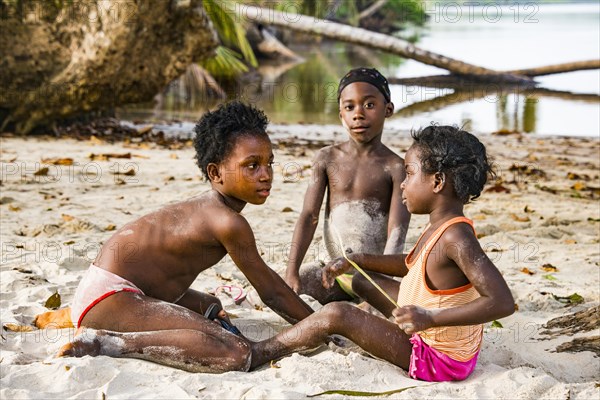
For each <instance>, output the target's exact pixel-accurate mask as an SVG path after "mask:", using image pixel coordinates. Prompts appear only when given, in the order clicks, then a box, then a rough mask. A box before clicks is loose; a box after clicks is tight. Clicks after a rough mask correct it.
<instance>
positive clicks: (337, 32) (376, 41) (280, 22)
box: [235, 5, 532, 83]
mask: <svg viewBox="0 0 600 400" xmlns="http://www.w3.org/2000/svg"><path fill="white" fill-rule="evenodd" d="M235 11H236V12H237V14H238V16H239V17H240V18H242V19H245V20H247V21H249V22H253V23H262V24H265V25H274V26H279V27H282V28H287V29H291V30H294V31H297V32H304V33H311V34H314V35H320V36H324V37H327V38H330V39H335V40H341V41H344V42H347V43H354V44H359V45H362V46H367V47H370V48H376V49H380V50H383V51H386V52H388V53H392V54H397V55H399V56H401V57H404V58H410V59H413V60H416V61H419V62H422V63H424V64H428V65H433V66H434V67H438V68H443V69H445V70H448V71H450V72H451V73H453V74H456V75H464V76H470V77H472V78H473V79H482V80H485V81H487V82H510V83H527V82H529V83H531V82H532V81H531V79H529V78H528V77H525V76H519V75H515V74H511V73H507V72H501V71H494V70H492V69H488V68H484V67H479V66H477V65H473V64H468V63H465V62H462V61H460V60H456V59H453V58H450V57H446V56H443V55H441V54H436V53H433V52H430V51H427V50H423V49H421V48H419V47H416V46H415V45H413V44H412V43H410V42H408V41H406V40H402V39H399V38H397V37H394V36H389V35H384V34H381V33H377V32H372V31H368V30H366V29H362V28H356V27H352V26H350V25H345V24H339V23H336V22H332V21H326V20H322V19H318V18H313V17H308V16H305V15H299V14H291V13H283V12H279V11H275V10H273V9H266V8H259V7H253V6H248V5H239V6H238V7H236V9H235Z"/></svg>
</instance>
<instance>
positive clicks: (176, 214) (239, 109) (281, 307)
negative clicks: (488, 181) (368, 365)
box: [60, 102, 312, 372]
mask: <svg viewBox="0 0 600 400" xmlns="http://www.w3.org/2000/svg"><path fill="white" fill-rule="evenodd" d="M266 124H267V119H266V117H265V116H264V114H263V113H262V112H260V111H259V110H256V109H254V108H253V107H249V106H246V105H244V104H242V103H239V102H233V103H230V104H227V105H224V106H221V108H219V109H218V110H217V111H215V112H212V113H208V114H206V115H205V116H204V117H203V118H202V119H201V120H200V122H199V123H198V125H197V127H196V133H197V136H196V151H197V159H198V165H199V167H200V168H201V170H202V172H203V173H204V175H205V176H206V177H207V179H208V180H209V181H210V184H211V190H210V191H208V192H206V193H204V194H202V195H200V196H198V197H195V198H192V199H190V200H187V201H182V202H179V203H175V204H171V205H167V206H165V207H164V208H162V209H160V210H158V211H155V212H152V213H150V214H148V215H146V216H143V217H141V218H139V219H137V220H135V221H133V222H131V223H129V224H127V225H125V226H123V227H122V228H121V229H119V231H117V232H116V233H115V234H114V235H113V236H112V237H111V238H110V239H109V240H108V241H107V242H106V243H105V244H104V245H103V247H102V250H101V252H100V254H99V255H98V257H97V259H96V260H95V262H94V263H93V264H92V265H91V266H90V268H89V269H88V270H87V271H86V274H85V275H84V277H83V279H82V280H81V282H80V283H79V286H78V288H77V291H76V293H75V296H74V299H73V303H72V307H71V309H72V311H71V313H72V320H73V322H74V323H76V326H77V327H78V328H79V329H78V336H77V337H76V338H75V340H74V341H73V342H72V343H70V344H68V345H66V346H65V347H63V349H61V351H60V355H71V356H83V355H108V356H112V357H132V358H141V359H145V360H150V361H154V362H158V363H161V364H165V365H170V366H174V367H177V368H182V369H186V370H190V371H204V372H220V371H229V370H248V369H249V368H251V367H253V366H256V365H260V364H262V363H264V362H265V361H266V360H265V359H263V356H262V354H260V353H259V352H257V351H256V346H255V345H254V344H253V343H252V342H250V341H249V340H248V339H246V338H245V337H244V336H243V335H242V334H241V332H240V331H239V330H237V328H235V327H234V326H233V325H231V322H230V321H229V319H228V318H227V316H226V313H224V312H223V310H222V306H221V304H220V302H219V300H218V299H217V298H216V297H215V296H212V295H210V294H208V293H201V292H198V291H195V290H192V289H190V285H191V284H192V283H193V281H194V280H195V279H196V277H197V276H198V274H199V273H200V272H202V271H204V270H205V269H207V268H209V267H211V266H212V265H214V264H216V263H217V262H218V261H219V260H221V259H222V258H223V257H224V256H225V255H226V254H229V255H230V257H231V259H232V261H233V262H234V263H235V264H236V265H237V267H238V268H239V269H240V271H241V272H242V273H243V274H244V275H245V277H246V278H247V279H248V281H249V282H250V284H252V285H253V286H254V288H255V289H256V291H257V292H258V294H259V296H260V297H261V299H262V300H263V301H264V302H265V303H266V304H267V305H268V306H269V307H271V309H273V310H274V311H275V312H277V313H278V314H279V315H281V316H282V317H283V318H284V319H286V320H287V321H288V322H291V323H294V322H297V321H299V320H301V319H303V318H305V317H307V316H308V315H310V313H311V312H312V310H311V309H310V307H308V305H306V304H305V303H304V302H303V301H302V300H301V299H300V298H299V297H298V296H297V295H296V294H295V293H294V292H293V291H292V290H291V289H290V288H289V287H288V286H287V285H286V284H285V282H284V281H283V280H282V279H281V278H280V277H279V276H278V275H277V274H276V273H275V272H273V270H271V269H270V268H269V267H268V266H267V265H266V264H265V262H264V261H263V260H262V258H261V257H260V255H259V253H258V249H257V248H256V242H255V238H254V234H253V232H252V230H251V228H250V225H249V224H248V222H247V221H246V219H245V218H244V217H243V216H241V215H240V212H241V211H242V209H243V208H244V207H245V205H246V204H247V203H251V204H257V205H258V204H263V203H264V202H265V201H266V200H267V198H268V196H269V194H270V189H271V183H272V180H273V170H272V163H273V152H272V146H271V142H270V140H269V137H268V135H267V133H266V130H265V129H266ZM84 328H85V329H84Z"/></svg>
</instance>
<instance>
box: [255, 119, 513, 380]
mask: <svg viewBox="0 0 600 400" xmlns="http://www.w3.org/2000/svg"><path fill="white" fill-rule="evenodd" d="M413 139H414V143H413V145H412V146H411V147H410V149H409V150H408V152H407V153H406V158H405V167H406V172H407V176H406V179H405V180H404V182H403V183H402V185H401V188H402V190H403V195H402V199H403V202H404V204H406V206H407V208H408V210H409V211H410V212H411V213H414V214H429V224H428V225H427V227H426V228H425V230H424V232H423V233H422V235H421V237H420V238H419V240H418V241H417V243H416V245H415V247H414V248H413V249H412V250H411V251H410V253H409V254H408V255H402V254H390V255H374V254H356V253H351V254H349V255H348V258H349V259H351V260H352V261H353V262H355V263H356V264H358V265H360V266H362V267H363V268H364V269H365V270H368V271H369V275H370V276H371V277H372V278H373V279H374V280H375V281H376V282H377V283H378V284H379V285H380V286H381V287H382V288H383V289H384V290H385V291H386V292H387V294H388V296H392V297H396V298H397V299H398V302H397V304H398V307H396V306H395V305H392V302H391V301H389V300H388V299H386V297H385V296H384V295H383V294H381V293H380V292H379V291H378V290H375V288H374V286H373V285H372V284H371V283H370V282H368V281H367V280H366V279H365V278H362V277H361V278H362V279H359V278H357V276H360V275H359V274H356V275H355V278H354V280H353V289H354V290H355V291H356V292H357V294H359V295H360V297H362V298H364V299H366V300H367V301H368V302H369V303H370V304H371V305H373V306H374V307H376V308H377V309H378V310H379V311H381V312H382V313H383V314H384V315H385V316H386V317H388V319H383V318H380V317H377V316H375V315H373V314H370V313H367V312H365V311H363V310H361V309H359V308H357V307H354V306H353V305H350V304H348V303H342V302H334V303H329V304H327V305H325V306H324V307H323V308H322V309H321V310H320V311H319V312H317V313H314V314H312V315H310V316H309V317H307V318H306V319H304V320H302V321H301V322H299V323H298V324H296V325H295V326H293V327H292V328H290V329H289V330H286V331H284V332H282V333H280V334H278V335H277V336H275V337H274V338H271V339H268V340H266V341H264V342H262V343H261V346H260V349H259V348H257V351H258V350H259V351H263V352H265V353H267V354H269V355H270V356H272V358H275V357H278V356H281V355H283V354H286V353H289V352H292V351H296V350H299V349H302V348H307V347H314V346H316V345H318V344H319V343H322V342H323V341H326V340H327V337H328V335H331V334H340V335H343V336H345V337H347V338H349V339H350V340H352V341H353V342H354V343H356V344H358V345H359V346H360V347H362V348H363V349H365V350H367V351H368V352H370V353H371V354H373V355H374V356H376V357H378V358H383V359H385V360H387V361H389V362H391V363H393V364H395V365H398V366H400V367H402V368H404V369H405V370H408V373H409V375H410V376H411V377H413V378H415V379H421V380H427V381H449V380H462V379H465V378H466V377H468V376H469V375H470V374H471V372H472V371H473V369H474V367H475V364H476V362H477V356H478V354H479V349H480V345H481V339H482V324H483V323H485V322H489V321H492V320H495V319H499V318H502V317H505V316H508V315H510V314H512V313H513V312H514V300H513V297H512V294H511V293H510V290H509V289H508V286H507V285H506V282H505V281H504V278H503V277H502V275H501V274H500V272H499V271H498V270H497V269H496V267H495V266H494V264H493V263H492V262H491V261H490V259H489V258H488V257H487V256H486V254H485V252H484V251H483V249H482V248H481V246H480V244H479V242H478V240H477V237H476V236H475V232H474V229H473V224H472V222H471V221H470V220H469V219H467V218H465V216H464V214H463V206H464V204H466V203H468V202H470V201H471V200H473V199H475V198H477V197H478V196H479V195H480V194H481V191H482V190H483V187H484V185H485V183H486V180H487V177H488V175H489V174H490V173H491V172H492V170H491V166H490V163H489V161H488V158H487V155H486V150H485V147H484V145H483V144H482V143H481V142H480V141H479V140H478V139H477V138H476V137H475V136H473V135H472V134H470V133H468V132H465V131H462V130H459V129H458V128H455V127H451V126H430V127H427V128H425V129H423V130H421V131H419V132H415V133H413ZM352 268H353V267H352V266H351V265H350V263H349V262H348V260H347V259H345V258H339V259H336V260H334V261H332V262H331V263H329V264H328V265H327V266H326V267H325V268H324V269H323V285H324V286H326V287H328V286H330V285H332V284H333V280H334V278H335V277H336V276H338V275H340V274H342V273H346V272H348V271H351V270H352ZM384 274H385V275H384ZM390 275H391V276H401V277H403V279H402V282H398V281H397V280H394V279H391V278H390V277H389V276H390ZM392 317H393V318H392Z"/></svg>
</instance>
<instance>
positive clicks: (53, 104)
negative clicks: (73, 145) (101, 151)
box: [0, 0, 218, 134]
mask: <svg viewBox="0 0 600 400" xmlns="http://www.w3.org/2000/svg"><path fill="white" fill-rule="evenodd" d="M52 3H53V2H39V1H31V2H27V1H25V2H23V3H20V4H23V5H25V9H24V10H21V11H22V12H20V11H19V10H17V12H13V13H12V14H11V13H9V14H8V16H7V15H6V14H4V15H3V18H1V19H0V31H2V35H0V70H1V71H2V74H0V93H2V95H1V96H0V130H10V131H14V132H16V133H20V134H27V133H28V132H30V131H31V130H32V129H34V128H38V127H47V126H50V125H52V124H53V123H55V122H56V121H61V120H67V119H72V118H75V117H79V116H81V115H84V114H86V113H90V112H97V111H98V110H100V111H101V110H112V109H114V108H115V107H117V106H119V105H123V104H129V103H137V102H143V101H149V100H151V99H152V98H153V97H154V96H155V95H156V94H157V93H159V92H160V91H161V90H162V89H163V88H164V87H165V86H166V85H167V84H168V83H169V82H171V81H172V80H173V79H175V78H176V77H177V76H179V75H181V74H182V73H183V72H185V70H186V67H187V66H188V65H190V64H191V63H192V62H195V61H199V60H201V59H203V58H206V57H209V56H212V55H213V51H214V49H215V48H216V46H217V44H218V39H217V37H216V34H215V32H214V30H213V29H212V25H211V23H210V20H209V19H208V17H207V15H206V13H205V11H204V9H203V7H202V2H201V0H191V1H187V2H186V1H159V2H154V1H150V0H138V1H125V2H124V1H120V0H94V1H89V2H86V4H85V7H83V6H82V3H79V2H72V3H71V2H65V3H64V8H63V9H62V10H60V13H59V14H58V15H56V16H55V18H54V19H52V18H48V17H46V18H40V15H42V16H47V15H48V14H47V10H46V9H45V8H46V7H52ZM13 6H14V5H13ZM14 7H16V6H14ZM27 7H29V8H27ZM40 8H41V9H40ZM13 11H14V10H13ZM32 16H33V17H32ZM4 17H6V18H4Z"/></svg>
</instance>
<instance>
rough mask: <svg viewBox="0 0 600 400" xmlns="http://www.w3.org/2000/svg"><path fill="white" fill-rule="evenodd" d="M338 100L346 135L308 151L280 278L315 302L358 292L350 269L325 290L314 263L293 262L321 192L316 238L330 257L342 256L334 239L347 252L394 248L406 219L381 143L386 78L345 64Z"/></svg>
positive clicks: (299, 256)
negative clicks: (311, 154)
mask: <svg viewBox="0 0 600 400" xmlns="http://www.w3.org/2000/svg"><path fill="white" fill-rule="evenodd" d="M338 103H339V108H340V120H341V121H342V125H343V126H344V128H345V129H346V130H347V131H348V135H349V136H350V138H349V140H348V141H346V142H344V143H341V144H336V145H333V146H328V147H325V148H323V149H321V150H319V152H318V153H317V155H316V156H315V160H314V164H313V171H314V172H313V173H314V175H313V179H312V180H311V182H310V184H309V186H308V188H307V190H306V194H305V197H304V205H303V208H302V212H301V214H300V217H299V219H298V222H297V223H296V228H295V230H294V235H293V238H292V246H291V249H290V254H289V260H288V265H287V269H286V273H285V281H286V282H287V284H288V285H290V287H292V289H294V291H295V292H296V293H305V294H308V295H310V296H312V297H313V298H315V299H316V300H318V301H319V302H320V303H322V304H326V303H329V302H331V301H340V300H351V299H353V298H354V297H355V295H354V293H353V290H352V289H353V288H354V291H356V292H357V294H359V295H360V290H361V288H360V287H357V286H358V285H357V284H356V283H357V282H355V285H352V275H351V274H347V275H344V276H340V277H338V278H337V280H336V283H335V284H334V285H333V286H332V287H331V288H330V289H325V288H324V287H323V286H322V285H321V269H322V265H320V263H310V264H305V265H302V266H301V264H302V260H303V259H304V256H305V255H306V252H307V250H308V247H309V245H310V243H311V241H312V239H313V236H314V233H315V230H316V228H317V224H318V222H319V212H320V209H321V204H322V203H323V198H324V197H325V194H327V200H326V201H325V226H324V230H325V232H324V233H325V235H324V240H325V246H326V248H327V253H328V255H329V257H330V259H335V258H338V257H340V256H341V255H342V250H343V249H341V248H340V246H342V243H339V239H338V238H341V240H342V242H343V246H344V249H351V250H352V251H353V252H355V253H369V254H396V253H400V252H402V247H403V245H404V239H405V237H406V231H407V229H408V223H409V221H410V214H409V213H408V211H407V210H406V207H405V206H404V205H403V204H402V190H401V189H400V184H401V183H402V181H403V180H404V176H405V171H404V161H403V160H402V158H400V157H399V156H398V155H396V154H395V153H394V152H393V151H392V150H390V149H389V148H388V147H387V146H385V145H384V144H383V143H381V135H382V131H383V124H384V122H385V119H386V118H387V117H389V116H391V115H392V114H393V112H394V104H393V103H392V102H391V99H390V89H389V87H388V83H387V80H386V79H385V77H383V75H381V74H380V73H379V71H377V70H376V69H372V68H356V69H353V70H351V71H349V72H348V73H347V74H346V75H345V76H344V77H343V78H342V79H341V81H340V84H339V88H338ZM375 275H376V274H374V276H375Z"/></svg>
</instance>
